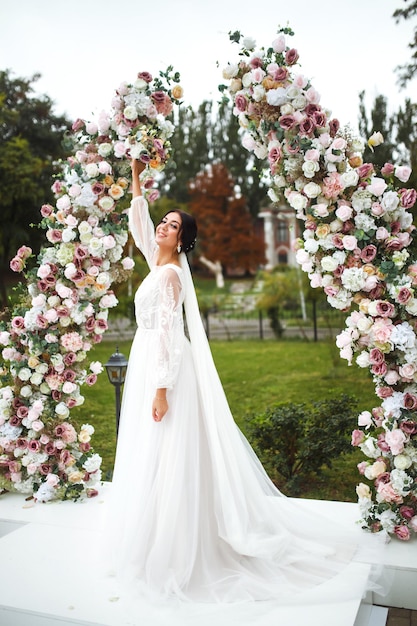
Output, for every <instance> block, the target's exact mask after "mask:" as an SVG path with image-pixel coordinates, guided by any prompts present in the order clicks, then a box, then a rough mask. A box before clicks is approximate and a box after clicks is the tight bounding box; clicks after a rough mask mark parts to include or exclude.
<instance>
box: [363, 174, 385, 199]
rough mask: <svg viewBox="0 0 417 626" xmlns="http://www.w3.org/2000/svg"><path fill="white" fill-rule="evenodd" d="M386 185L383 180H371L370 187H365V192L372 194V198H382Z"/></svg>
mask: <svg viewBox="0 0 417 626" xmlns="http://www.w3.org/2000/svg"><path fill="white" fill-rule="evenodd" d="M387 186H388V185H387V183H386V182H385V180H384V179H383V178H376V177H374V178H372V179H371V183H370V185H368V187H367V189H366V190H367V191H369V192H370V193H372V194H373V195H374V196H382V194H383V193H384V191H385V190H386V188H387Z"/></svg>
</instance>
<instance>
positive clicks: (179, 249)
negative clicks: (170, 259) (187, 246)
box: [177, 244, 181, 254]
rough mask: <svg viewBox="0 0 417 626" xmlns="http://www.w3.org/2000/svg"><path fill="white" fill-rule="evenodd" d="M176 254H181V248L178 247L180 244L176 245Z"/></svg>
mask: <svg viewBox="0 0 417 626" xmlns="http://www.w3.org/2000/svg"><path fill="white" fill-rule="evenodd" d="M177 252H178V254H179V253H180V252H181V246H180V244H178V246H177Z"/></svg>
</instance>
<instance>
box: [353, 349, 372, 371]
mask: <svg viewBox="0 0 417 626" xmlns="http://www.w3.org/2000/svg"><path fill="white" fill-rule="evenodd" d="M356 363H357V364H358V365H359V367H369V363H370V361H369V353H368V352H366V350H364V351H363V352H361V353H360V354H359V356H357V357H356Z"/></svg>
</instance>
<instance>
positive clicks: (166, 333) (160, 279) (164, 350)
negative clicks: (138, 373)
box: [129, 197, 185, 389]
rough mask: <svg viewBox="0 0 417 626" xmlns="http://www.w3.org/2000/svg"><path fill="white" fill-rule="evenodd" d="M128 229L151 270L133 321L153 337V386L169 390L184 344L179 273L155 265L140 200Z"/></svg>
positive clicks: (152, 236)
mask: <svg viewBox="0 0 417 626" xmlns="http://www.w3.org/2000/svg"><path fill="white" fill-rule="evenodd" d="M129 227H130V230H131V232H132V235H133V238H134V240H135V243H136V245H137V246H138V248H139V249H140V250H141V252H142V253H143V254H144V256H145V259H146V261H147V263H148V265H149V267H150V270H151V271H150V273H149V274H148V275H147V276H146V278H145V279H144V280H143V282H142V284H141V285H140V287H139V289H138V290H137V292H136V296H135V310H136V322H137V325H138V329H139V330H143V331H150V332H153V333H154V334H155V353H154V354H153V355H151V358H152V363H150V367H151V368H152V370H153V374H154V380H155V385H156V387H166V388H168V389H170V388H172V387H173V386H174V384H175V381H176V378H177V375H178V369H179V365H180V361H181V357H182V352H183V345H184V341H185V336H184V323H183V314H182V305H183V302H184V295H185V293H184V286H183V282H182V271H183V270H182V269H181V268H180V267H178V266H176V265H174V264H166V265H160V266H159V265H156V263H155V259H156V254H157V252H158V246H157V244H156V243H155V231H154V226H153V223H152V220H151V219H150V216H149V211H148V205H147V202H146V200H144V199H143V198H142V197H140V198H135V199H134V200H133V201H132V204H131V207H130V210H129Z"/></svg>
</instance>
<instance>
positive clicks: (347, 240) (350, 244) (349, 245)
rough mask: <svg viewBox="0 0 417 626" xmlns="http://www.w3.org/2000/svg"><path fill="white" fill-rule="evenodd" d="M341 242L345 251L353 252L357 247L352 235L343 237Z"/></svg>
mask: <svg viewBox="0 0 417 626" xmlns="http://www.w3.org/2000/svg"><path fill="white" fill-rule="evenodd" d="M342 241H343V247H344V249H345V250H355V248H356V247H357V245H358V240H357V239H356V237H354V236H353V235H345V236H344V237H343V239H342Z"/></svg>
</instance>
